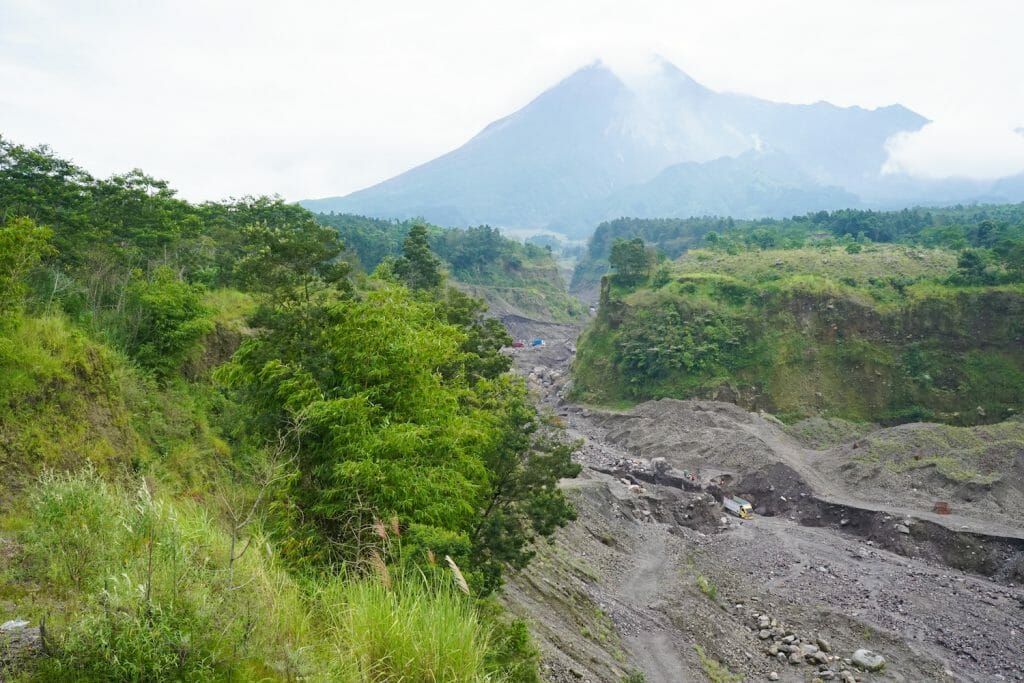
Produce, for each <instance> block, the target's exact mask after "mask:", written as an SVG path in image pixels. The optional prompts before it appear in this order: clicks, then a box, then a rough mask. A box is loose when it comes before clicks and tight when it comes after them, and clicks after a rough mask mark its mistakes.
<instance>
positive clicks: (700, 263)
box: [575, 206, 1024, 424]
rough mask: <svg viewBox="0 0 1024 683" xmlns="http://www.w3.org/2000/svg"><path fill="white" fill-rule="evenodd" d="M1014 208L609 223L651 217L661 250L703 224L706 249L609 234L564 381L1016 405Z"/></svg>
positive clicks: (789, 414) (1023, 237)
mask: <svg viewBox="0 0 1024 683" xmlns="http://www.w3.org/2000/svg"><path fill="white" fill-rule="evenodd" d="M1022 216H1024V207H1021V206H1001V207H984V208H982V207H977V208H972V209H966V208H962V207H961V208H955V209H948V210H942V211H937V212H934V213H926V212H899V213H895V214H871V213H865V212H838V213H835V214H821V215H817V216H809V217H807V218H805V219H793V220H791V221H782V222H768V221H762V222H757V223H750V222H732V223H731V225H730V224H729V223H728V222H726V223H723V224H721V225H718V226H715V225H709V222H710V221H703V220H695V221H691V222H689V223H688V224H677V225H672V224H667V223H660V224H650V223H648V222H645V223H641V224H640V225H638V226H628V225H627V224H626V223H621V224H619V225H618V226H612V225H608V226H606V227H605V230H604V231H602V232H601V234H602V235H608V233H609V232H615V231H622V230H624V229H629V228H630V227H639V228H641V229H644V230H647V231H648V234H656V233H655V232H654V231H655V230H657V229H664V235H667V236H668V239H666V240H665V241H664V242H662V244H666V245H669V248H670V249H674V248H681V247H682V245H681V240H683V239H684V238H682V237H680V236H681V235H686V234H687V232H686V231H687V230H692V231H699V230H704V231H705V235H704V240H703V241H704V244H705V245H706V247H707V248H704V249H697V250H691V251H688V252H687V253H685V254H684V255H683V256H682V257H680V258H679V259H678V260H676V261H674V262H672V261H668V260H661V261H659V259H658V257H657V255H656V254H655V253H654V250H653V249H651V248H650V247H648V246H647V245H646V244H645V242H644V241H643V240H642V239H640V238H634V239H632V240H628V241H627V240H617V241H614V242H612V243H611V245H610V248H609V249H608V251H607V253H608V254H609V260H610V262H611V266H612V267H613V268H614V269H615V272H614V273H613V274H612V275H609V276H607V277H606V278H605V279H604V280H603V283H602V289H601V306H600V311H599V315H598V319H597V320H596V321H595V324H594V325H593V326H592V327H591V328H590V329H589V330H588V331H587V332H586V333H585V335H584V337H583V339H582V340H581V343H580V349H579V355H578V357H577V360H576V365H575V373H576V385H575V390H576V392H577V395H578V396H579V397H581V398H583V399H586V400H590V401H596V402H620V401H626V402H632V401H641V400H645V399H649V398H660V397H676V398H689V397H713V398H719V399H722V400H729V401H732V402H735V403H738V404H740V405H742V406H744V407H747V408H751V409H761V410H766V411H769V412H772V413H775V414H778V415H780V416H782V417H784V418H787V419H799V418H802V417H808V416H812V415H829V416H838V417H844V418H848V419H853V420H858V421H875V422H882V423H899V422H907V421H918V420H929V421H941V422H950V423H954V424H976V423H988V422H994V421H999V420H1002V419H1005V418H1007V417H1009V416H1011V415H1013V414H1016V413H1018V412H1020V411H1021V410H1024V222H1022V220H1021V219H1022ZM714 228H719V229H721V228H724V229H722V230H721V231H720V232H718V231H715V230H714ZM664 235H663V237H662V238H663V239H664ZM854 235H856V236H854ZM874 239H878V240H881V241H879V242H874V241H873V240H874ZM674 240H675V241H674ZM591 246H592V248H593V250H594V251H593V253H601V250H602V249H603V248H604V247H601V246H599V245H598V244H597V243H596V242H595V243H592V245H591Z"/></svg>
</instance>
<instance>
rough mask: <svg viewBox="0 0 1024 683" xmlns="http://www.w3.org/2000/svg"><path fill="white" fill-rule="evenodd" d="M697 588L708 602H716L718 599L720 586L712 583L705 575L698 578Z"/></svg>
mask: <svg viewBox="0 0 1024 683" xmlns="http://www.w3.org/2000/svg"><path fill="white" fill-rule="evenodd" d="M697 588H698V589H700V592H701V593H703V594H704V597H706V598H707V599H708V600H711V601H712V602H714V601H716V600H717V599H718V586H716V585H715V584H713V583H711V581H710V579H708V577H706V576H704V575H703V574H701V575H700V576H698V577H697Z"/></svg>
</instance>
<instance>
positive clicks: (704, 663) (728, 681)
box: [693, 645, 743, 683]
mask: <svg viewBox="0 0 1024 683" xmlns="http://www.w3.org/2000/svg"><path fill="white" fill-rule="evenodd" d="M693 647H694V650H696V652H697V658H698V659H700V667H701V668H702V669H704V674H705V675H706V676H707V677H708V680H709V681H711V683H740V681H742V680H743V675H742V674H734V673H733V672H731V671H729V669H728V667H726V666H725V665H724V664H722V663H721V662H719V661H718V660H717V659H715V658H713V657H710V656H708V655H707V653H705V652H704V648H702V647H701V646H700V645H694V646H693Z"/></svg>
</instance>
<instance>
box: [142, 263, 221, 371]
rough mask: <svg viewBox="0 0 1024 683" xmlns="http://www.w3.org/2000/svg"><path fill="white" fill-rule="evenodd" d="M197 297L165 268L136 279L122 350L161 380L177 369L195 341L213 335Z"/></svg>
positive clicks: (194, 290)
mask: <svg viewBox="0 0 1024 683" xmlns="http://www.w3.org/2000/svg"><path fill="white" fill-rule="evenodd" d="M200 293H201V289H200V288H199V287H197V286H195V285H190V284H188V283H187V282H183V281H182V280H180V279H178V276H177V274H176V273H175V272H174V271H173V270H172V269H170V268H169V267H167V266H162V267H160V268H157V269H156V270H154V271H153V273H152V274H151V275H150V276H149V277H148V278H143V277H137V278H136V279H135V280H134V281H133V282H132V283H131V285H130V286H129V288H128V306H127V311H126V314H125V316H124V319H123V322H122V325H123V332H122V335H123V340H124V345H125V349H126V350H127V352H128V354H129V355H130V356H132V357H133V358H135V359H136V360H137V361H138V362H139V363H141V364H142V365H144V366H145V367H147V368H150V369H152V370H154V371H155V372H156V374H157V376H158V377H160V378H161V379H166V378H167V377H170V376H171V375H172V374H173V373H175V372H177V371H178V370H179V369H181V365H182V363H184V362H185V359H186V358H188V356H189V355H190V354H191V353H192V352H193V351H194V350H195V349H196V347H197V346H198V344H199V341H200V340H201V339H202V338H203V337H204V336H205V335H207V334H209V333H210V332H212V331H213V328H214V324H213V321H212V320H210V318H209V316H208V312H207V310H206V308H205V307H204V306H203V304H202V300H201V297H200Z"/></svg>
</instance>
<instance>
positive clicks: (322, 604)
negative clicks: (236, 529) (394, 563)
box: [19, 470, 531, 683]
mask: <svg viewBox="0 0 1024 683" xmlns="http://www.w3.org/2000/svg"><path fill="white" fill-rule="evenodd" d="M29 513H30V517H29V518H28V519H29V523H28V526H27V528H26V529H25V531H24V532H23V533H22V536H21V540H22V542H23V544H24V557H23V558H22V561H21V563H20V569H19V572H20V573H21V574H22V575H24V576H26V577H32V578H33V579H34V580H42V581H44V585H45V586H46V587H47V590H49V591H54V592H57V593H59V594H68V595H70V596H71V597H72V598H73V599H74V601H75V602H74V604H75V606H76V609H75V611H74V613H72V614H69V615H68V616H67V617H66V618H61V617H60V616H59V615H51V619H50V620H49V622H48V625H49V628H48V643H47V645H48V648H49V650H50V655H49V656H48V657H46V658H43V659H41V660H40V661H39V663H38V667H37V669H36V670H35V671H34V672H33V675H32V676H31V680H41V681H51V680H52V681H58V680H82V681H133V680H189V681H203V680H211V681H212V680H238V681H244V680H254V679H259V680H296V679H300V678H301V679H308V680H331V681H344V682H347V681H352V682H353V683H355V682H357V681H391V680H400V679H404V680H451V681H482V680H485V679H487V678H488V677H489V676H490V674H491V673H492V672H508V673H514V672H515V671H516V665H515V663H513V662H509V661H507V660H505V659H502V657H508V656H512V653H515V652H519V653H523V654H524V655H526V656H527V661H529V656H530V653H531V649H530V646H529V643H528V640H527V639H525V634H524V633H523V632H521V631H519V630H517V629H516V628H515V627H512V628H511V630H510V631H508V632H507V633H504V634H503V635H502V636H501V637H502V639H503V640H504V641H506V642H503V643H501V644H500V646H497V647H492V645H491V642H490V634H491V630H492V626H491V625H490V620H491V619H492V618H495V617H493V616H488V614H487V613H482V612H478V610H477V609H476V608H475V606H474V604H473V603H472V601H470V600H469V599H468V598H466V597H465V596H462V595H461V594H458V593H455V592H453V591H452V589H451V588H450V587H446V586H444V585H442V584H441V583H432V582H427V581H426V580H425V579H423V578H422V577H421V578H408V579H403V580H400V581H390V580H389V581H388V582H387V583H384V582H382V581H379V580H376V579H358V578H352V577H344V576H340V577H328V578H326V579H324V580H322V581H317V582H306V583H303V584H300V583H299V582H296V581H295V580H293V579H292V578H291V577H289V576H288V575H287V574H286V573H284V572H283V571H281V570H280V569H279V568H277V567H276V566H275V561H274V557H273V549H272V546H270V545H269V544H268V543H267V541H266V539H263V538H260V537H254V538H249V539H246V542H245V543H244V545H243V544H242V543H241V542H238V543H233V542H232V539H231V538H230V536H229V535H228V534H226V533H224V532H223V531H221V530H220V529H219V528H218V526H217V525H216V524H215V523H214V521H213V520H212V519H211V518H210V517H209V516H208V514H207V513H206V512H205V511H204V510H203V508H201V507H199V506H194V505H188V504H182V503H170V502H168V501H165V500H162V499H159V498H154V497H153V496H152V495H151V493H150V490H149V488H148V485H143V484H141V483H140V484H139V489H138V492H137V493H136V494H134V495H131V494H128V493H126V492H124V491H122V490H120V489H117V488H115V487H112V486H111V485H109V484H107V483H106V482H105V481H103V480H102V479H100V478H99V477H98V476H96V474H95V473H94V472H91V471H89V470H85V471H83V472H81V473H79V474H74V475H58V474H46V475H45V476H44V477H43V478H42V479H41V480H40V481H39V483H38V484H37V485H36V487H35V488H34V490H33V492H32V494H31V496H30V510H29ZM239 548H244V549H243V550H241V551H240V550H239ZM37 618H38V617H37ZM513 623H514V622H513ZM526 671H527V673H524V676H527V677H521V678H511V679H510V680H531V679H530V678H528V667H527V668H526Z"/></svg>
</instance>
